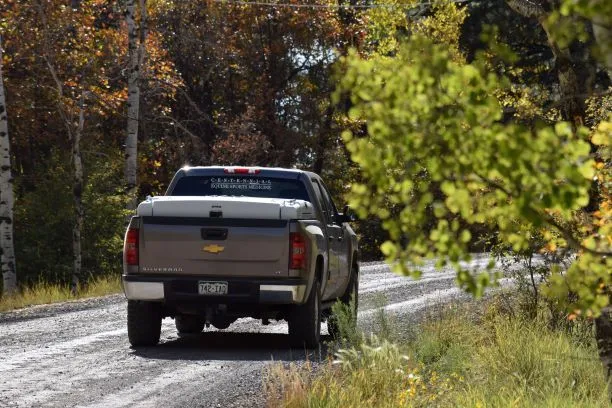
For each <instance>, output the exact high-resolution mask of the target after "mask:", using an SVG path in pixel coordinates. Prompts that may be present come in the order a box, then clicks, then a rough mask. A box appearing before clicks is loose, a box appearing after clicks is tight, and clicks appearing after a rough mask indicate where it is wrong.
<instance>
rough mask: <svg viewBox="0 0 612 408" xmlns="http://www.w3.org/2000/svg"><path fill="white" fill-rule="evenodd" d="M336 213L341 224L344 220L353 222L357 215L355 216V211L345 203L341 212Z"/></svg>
mask: <svg viewBox="0 0 612 408" xmlns="http://www.w3.org/2000/svg"><path fill="white" fill-rule="evenodd" d="M338 215H339V221H340V224H343V223H345V222H353V221H355V220H356V219H357V217H356V216H355V212H354V211H353V210H352V209H351V207H349V206H348V205H345V206H344V208H343V209H342V214H338Z"/></svg>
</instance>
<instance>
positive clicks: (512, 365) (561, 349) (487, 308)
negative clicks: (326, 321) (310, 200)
mask: <svg viewBox="0 0 612 408" xmlns="http://www.w3.org/2000/svg"><path fill="white" fill-rule="evenodd" d="M548 323H549V322H548V321H547V320H546V319H545V318H544V317H537V318H535V319H531V318H527V317H522V316H512V315H509V314H507V313H504V312H503V311H502V310H500V308H498V306H497V304H496V302H489V303H486V304H485V305H478V306H474V305H468V306H460V307H459V308H458V309H457V307H455V308H454V310H453V311H450V312H446V313H444V314H443V315H439V314H438V317H437V318H433V319H431V320H427V321H426V322H425V323H423V324H422V325H421V326H420V327H419V330H418V332H417V334H416V336H415V337H414V338H413V339H411V340H405V341H403V342H402V341H400V342H399V343H394V342H391V341H388V340H385V339H380V338H378V337H375V336H369V337H362V342H361V343H358V344H356V345H353V346H352V347H348V348H344V349H340V350H339V351H337V352H336V353H335V355H334V357H333V358H330V359H329V361H328V362H327V363H326V364H324V365H323V366H321V367H319V368H318V369H313V367H312V366H311V365H310V364H307V365H306V366H305V367H297V366H295V365H289V366H287V365H276V366H273V367H272V368H271V369H270V370H269V371H268V373H267V376H266V380H265V384H266V386H265V387H266V393H267V395H268V406H270V407H296V408H297V407H365V406H371V407H431V406H445V407H446V406H460V407H461V406H463V407H607V406H610V404H609V401H608V397H607V388H606V381H605V378H604V374H603V369H602V368H601V365H600V363H599V359H598V357H597V349H596V345H595V342H594V340H588V341H585V338H584V336H579V337H577V336H574V335H573V331H567V330H559V329H554V328H551V326H550V325H549V324H548ZM578 324H583V325H585V326H587V327H590V324H589V323H588V322H583V323H578ZM583 331H584V330H582V331H580V332H583Z"/></svg>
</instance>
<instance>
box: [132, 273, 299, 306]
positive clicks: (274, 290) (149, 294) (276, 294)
mask: <svg viewBox="0 0 612 408" xmlns="http://www.w3.org/2000/svg"><path fill="white" fill-rule="evenodd" d="M123 293H125V297H126V298H128V299H129V300H148V301H164V300H165V296H164V282H147V281H133V280H126V279H125V277H124V278H123ZM305 294H306V285H304V284H300V285H273V284H259V299H257V298H255V299H253V300H254V301H255V302H257V301H259V303H262V304H267V303H272V304H279V303H280V304H282V303H303V302H304V300H305V299H304V296H305ZM192 296H194V295H192ZM195 296H198V295H197V294H196V295H195ZM198 297H199V296H198ZM202 297H203V298H204V297H205V296H202ZM229 298H231V295H230V296H229ZM228 300H229V299H228Z"/></svg>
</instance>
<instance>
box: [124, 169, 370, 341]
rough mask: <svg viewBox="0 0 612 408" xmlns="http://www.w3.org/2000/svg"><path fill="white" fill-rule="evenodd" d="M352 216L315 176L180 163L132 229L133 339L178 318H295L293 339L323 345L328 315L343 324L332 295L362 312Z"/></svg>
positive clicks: (195, 329) (193, 328)
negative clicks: (335, 312) (323, 327)
mask: <svg viewBox="0 0 612 408" xmlns="http://www.w3.org/2000/svg"><path fill="white" fill-rule="evenodd" d="M352 218H353V217H352V215H351V214H350V209H349V207H348V206H346V207H344V211H343V213H339V212H338V210H337V207H336V206H335V204H334V202H333V200H332V199H331V195H330V194H329V191H328V189H327V187H326V186H325V184H324V183H323V180H322V179H321V177H319V176H318V175H316V174H314V173H311V172H307V171H302V170H295V169H281V168H257V167H219V166H214V167H184V168H182V169H180V170H179V171H178V172H177V173H176V174H175V176H174V178H173V179H172V181H171V183H170V185H169V187H168V190H167V191H166V193H165V195H164V196H160V197H153V198H151V197H148V198H147V200H146V201H143V202H142V203H140V204H139V206H138V210H137V213H136V215H135V216H134V217H132V218H131V220H130V223H129V226H128V228H127V232H126V234H125V240H124V250H123V276H122V281H123V290H124V293H125V296H126V297H127V299H128V306H127V329H128V338H129V341H130V343H131V345H132V346H133V347H138V346H152V345H155V344H157V343H158V342H159V338H160V331H161V321H162V319H163V318H164V317H172V318H174V320H175V324H176V328H177V330H178V332H179V335H182V334H194V333H199V332H201V331H202V330H203V329H204V327H205V326H206V327H208V326H210V325H212V326H214V327H216V328H217V329H226V328H228V327H229V326H230V325H231V324H232V323H233V322H234V321H236V319H238V318H242V317H251V318H255V319H260V320H261V321H262V323H263V324H269V321H270V320H286V321H287V322H288V326H289V339H291V340H292V344H293V345H295V346H298V347H304V346H305V347H308V348H313V347H316V346H317V345H318V344H319V340H320V333H321V322H322V321H324V320H327V321H328V330H329V332H330V334H332V335H335V334H336V333H337V331H338V325H337V323H336V320H335V319H334V316H333V314H332V311H331V310H332V309H331V306H332V305H333V303H334V302H336V301H341V302H344V303H345V304H347V305H348V304H350V305H352V306H353V310H352V312H353V313H356V312H357V311H356V309H357V294H358V285H359V263H358V261H359V249H358V243H357V237H356V235H355V232H354V231H353V230H352V228H351V227H350V225H349V222H350V221H352ZM351 298H352V299H354V301H353V302H350V300H351Z"/></svg>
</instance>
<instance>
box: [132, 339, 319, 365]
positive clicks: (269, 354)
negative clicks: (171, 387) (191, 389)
mask: <svg viewBox="0 0 612 408" xmlns="http://www.w3.org/2000/svg"><path fill="white" fill-rule="evenodd" d="M329 341H331V337H330V336H323V335H322V336H321V346H320V347H319V349H315V350H305V349H299V348H294V347H290V345H289V338H288V336H287V335H286V334H278V333H232V332H203V333H200V334H195V335H189V336H183V337H179V338H176V339H172V340H169V341H166V342H164V343H161V344H159V345H157V346H155V347H139V348H133V349H132V351H131V354H132V355H135V356H139V357H143V358H148V359H156V360H225V361H269V360H275V361H299V360H306V359H308V360H310V361H320V360H322V359H325V358H326V356H327V349H328V347H327V342H329Z"/></svg>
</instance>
